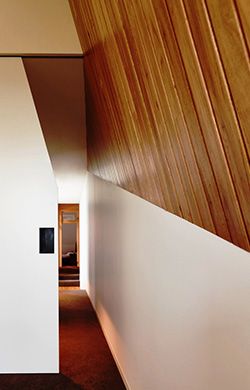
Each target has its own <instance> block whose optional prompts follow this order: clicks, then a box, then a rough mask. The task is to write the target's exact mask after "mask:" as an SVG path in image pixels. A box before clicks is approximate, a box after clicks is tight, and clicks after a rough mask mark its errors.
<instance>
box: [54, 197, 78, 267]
mask: <svg viewBox="0 0 250 390" xmlns="http://www.w3.org/2000/svg"><path fill="white" fill-rule="evenodd" d="M64 211H65V212H74V213H77V219H76V220H75V221H67V222H64V223H76V243H77V244H76V245H77V266H78V267H79V265H80V226H79V204H78V203H60V204H58V265H59V267H62V226H63V212H64Z"/></svg>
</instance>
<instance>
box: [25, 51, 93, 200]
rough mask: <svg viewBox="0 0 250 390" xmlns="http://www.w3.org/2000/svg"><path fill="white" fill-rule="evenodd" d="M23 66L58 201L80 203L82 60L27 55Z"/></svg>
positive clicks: (84, 161) (83, 160)
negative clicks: (52, 174)
mask: <svg viewBox="0 0 250 390" xmlns="http://www.w3.org/2000/svg"><path fill="white" fill-rule="evenodd" d="M24 66H25V70H26V73H27V77H28V80H29V83H30V87H31V91H32V94H33V98H34V102H35V105H36V109H37V113H38V116H39V119H40V123H41V126H42V130H43V134H44V138H45V142H46V144H47V148H48V152H49V155H50V159H51V163H52V167H53V170H54V174H55V178H56V182H57V186H58V198H59V203H79V202H80V198H81V191H82V183H83V181H84V170H86V166H87V158H86V131H85V101H84V100H85V99H84V75H83V61H82V59H81V58H26V59H24ZM52 107H53V109H51V108H52Z"/></svg>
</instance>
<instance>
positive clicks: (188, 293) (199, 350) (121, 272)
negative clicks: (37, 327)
mask: <svg viewBox="0 0 250 390" xmlns="http://www.w3.org/2000/svg"><path fill="white" fill-rule="evenodd" d="M88 179H89V212H90V215H89V224H90V226H89V234H90V243H89V254H90V259H89V270H88V277H89V280H88V281H87V287H88V293H89V294H90V297H91V300H92V302H93V305H94V307H95V309H96V311H97V314H98V317H99V319H100V322H101V325H102V327H103V330H104V332H105V335H106V338H107V340H108V342H109V344H110V346H111V349H112V351H113V354H114V355H115V356H116V360H117V362H118V365H119V366H120V369H121V371H122V373H123V376H124V378H125V380H126V381H127V384H128V387H129V388H130V389H131V390H152V389H155V390H163V389H171V390H173V389H174V390H187V389H189V390H211V389H213V390H236V389H237V390H246V389H249V388H250V375H249V373H250V359H249V356H250V327H249V324H250V304H249V302H250V256H249V254H248V253H247V252H244V251H243V250H241V249H239V248H237V247H236V246H234V245H232V244H229V243H228V242H226V241H224V240H222V239H220V238H218V237H216V236H214V235H213V234H210V233H208V232H207V231H205V230H203V229H200V228H198V227H197V226H195V225H192V224H190V223H188V222H186V221H184V220H182V219H180V218H178V217H176V216H174V215H172V214H170V213H167V212H165V211H164V210H162V209H160V208H157V207H156V206H154V205H152V204H150V203H148V202H146V201H144V200H142V199H140V198H138V197H136V196H134V195H132V194H130V193H128V192H126V191H124V190H122V189H120V188H117V187H115V186H113V185H111V184H108V183H106V182H104V181H102V180H100V179H97V178H95V177H94V176H91V175H89V177H88Z"/></svg>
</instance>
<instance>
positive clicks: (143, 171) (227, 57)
mask: <svg viewBox="0 0 250 390" xmlns="http://www.w3.org/2000/svg"><path fill="white" fill-rule="evenodd" d="M70 4H71V8H72V13H73V16H74V19H75V23H76V26H77V29H78V33H79V37H80V40H81V44H82V48H83V51H84V53H86V56H85V77H86V85H87V91H86V94H87V128H88V137H87V142H88V168H89V171H90V172H92V173H94V174H95V175H97V176H99V177H101V178H103V179H105V180H108V181H110V182H113V183H115V184H117V185H119V186H121V187H123V188H125V189H127V190H128V191H131V192H133V193H135V194H137V195H139V196H141V197H143V198H144V199H147V200H148V201H150V202H152V203H154V204H156V205H158V206H160V207H162V208H164V209H166V210H168V211H170V212H172V213H174V214H176V215H178V216H180V217H182V218H185V219H186V220H188V221H190V222H193V223H194V224H196V225H198V226H201V227H203V228H205V229H207V230H209V231H210V232H213V233H215V234H217V235H219V236H220V237H223V238H224V239H226V240H228V241H231V242H233V243H234V244H236V245H238V246H240V247H242V248H244V249H247V250H249V235H248V234H249V227H250V211H249V201H250V189H249V160H248V153H249V147H250V96H249V94H250V74H249V40H250V36H249V19H250V7H249V4H250V3H249V1H248V0H235V1H233V0H206V1H204V0H165V1H164V0H141V1H139V0H133V1H131V0H112V1H110V0H95V1H93V0H70ZM145 222H146V221H145Z"/></svg>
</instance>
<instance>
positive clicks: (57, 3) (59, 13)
mask: <svg viewBox="0 0 250 390" xmlns="http://www.w3.org/2000/svg"><path fill="white" fill-rule="evenodd" d="M0 53H1V54H82V49H81V46H80V42H79V39H78V36H77V32H76V28H75V24H74V21H73V17H72V14H71V10H70V6H69V3H68V1H67V0H0Z"/></svg>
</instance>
